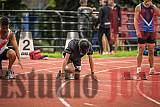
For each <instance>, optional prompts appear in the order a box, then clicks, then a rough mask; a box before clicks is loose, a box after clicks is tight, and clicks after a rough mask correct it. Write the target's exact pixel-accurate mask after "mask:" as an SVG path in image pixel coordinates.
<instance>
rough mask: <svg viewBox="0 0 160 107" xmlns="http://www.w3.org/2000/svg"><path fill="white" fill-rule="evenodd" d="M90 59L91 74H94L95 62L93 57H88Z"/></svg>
mask: <svg viewBox="0 0 160 107" xmlns="http://www.w3.org/2000/svg"><path fill="white" fill-rule="evenodd" d="M88 58H89V64H90V68H91V73H93V72H94V62H93V58H92V55H88Z"/></svg>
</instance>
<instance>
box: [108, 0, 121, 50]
mask: <svg viewBox="0 0 160 107" xmlns="http://www.w3.org/2000/svg"><path fill="white" fill-rule="evenodd" d="M109 5H110V6H111V8H112V16H113V17H112V20H111V37H112V38H113V42H114V52H116V51H117V48H118V36H119V30H120V29H121V8H120V6H119V5H118V4H116V3H115V2H114V0H109ZM114 52H111V53H114Z"/></svg>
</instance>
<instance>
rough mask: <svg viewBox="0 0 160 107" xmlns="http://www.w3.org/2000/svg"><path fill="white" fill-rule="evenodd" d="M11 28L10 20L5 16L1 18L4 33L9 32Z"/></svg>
mask: <svg viewBox="0 0 160 107" xmlns="http://www.w3.org/2000/svg"><path fill="white" fill-rule="evenodd" d="M8 27H9V19H8V18H7V17H5V16H3V17H1V19H0V28H1V30H3V31H7V30H8Z"/></svg>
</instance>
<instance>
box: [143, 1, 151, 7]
mask: <svg viewBox="0 0 160 107" xmlns="http://www.w3.org/2000/svg"><path fill="white" fill-rule="evenodd" d="M144 4H145V6H146V7H149V6H150V5H152V0H144Z"/></svg>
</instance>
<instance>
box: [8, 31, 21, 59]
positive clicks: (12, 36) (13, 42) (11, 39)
mask: <svg viewBox="0 0 160 107" xmlns="http://www.w3.org/2000/svg"><path fill="white" fill-rule="evenodd" d="M10 42H11V44H12V46H13V48H14V49H15V52H16V56H17V58H18V60H20V54H19V50H18V45H17V41H16V37H15V35H14V34H13V33H12V35H11V36H10Z"/></svg>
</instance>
